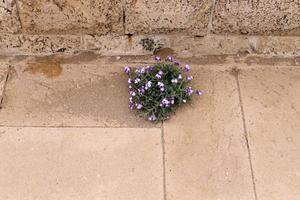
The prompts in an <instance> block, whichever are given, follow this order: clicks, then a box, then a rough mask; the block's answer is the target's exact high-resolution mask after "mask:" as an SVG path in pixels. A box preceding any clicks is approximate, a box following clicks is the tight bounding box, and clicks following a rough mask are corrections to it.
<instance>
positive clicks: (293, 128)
mask: <svg viewBox="0 0 300 200" xmlns="http://www.w3.org/2000/svg"><path fill="white" fill-rule="evenodd" d="M239 79H240V85H241V94H242V99H243V106H244V111H245V120H246V126H247V132H248V135H249V138H250V139H249V143H250V148H251V154H252V163H253V168H254V175H255V182H256V189H257V195H258V199H261V200H281V199H295V200H296V199H300V172H299V169H300V159H299V155H300V147H299V144H300V135H299V133H300V68H296V67H293V68H286V67H285V66H282V67H281V68H278V69H276V68H274V67H273V66H272V67H267V68H262V69H257V68H256V69H251V70H242V71H241V73H240V75H239Z"/></svg>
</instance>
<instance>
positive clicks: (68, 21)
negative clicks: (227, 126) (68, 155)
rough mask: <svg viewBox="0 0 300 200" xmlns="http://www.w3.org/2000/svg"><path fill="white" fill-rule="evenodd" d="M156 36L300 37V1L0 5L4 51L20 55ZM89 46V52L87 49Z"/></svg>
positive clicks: (36, 0) (84, 0) (90, 0)
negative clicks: (23, 52)
mask: <svg viewBox="0 0 300 200" xmlns="http://www.w3.org/2000/svg"><path fill="white" fill-rule="evenodd" d="M159 34H169V35H170V34H181V35H188V36H190V37H208V36H211V35H224V37H225V36H226V37H228V36H234V37H237V36H300V1H299V0H264V1H259V0H1V1H0V49H1V51H2V52H3V51H4V52H14V51H15V50H20V49H21V50H22V49H23V50H24V48H25V47H28V48H27V49H28V50H27V51H28V52H31V53H40V52H44V51H45V50H44V49H45V48H48V49H49V50H48V51H46V52H55V51H59V52H60V51H61V52H62V51H65V50H68V49H79V50H80V49H93V48H96V49H97V48H99V46H101V47H103V46H105V45H111V42H110V41H106V42H105V39H103V37H106V38H107V39H112V38H115V37H118V39H120V38H121V39H122V38H124V37H129V39H128V41H127V44H123V45H125V46H126V45H127V46H130V45H131V42H132V41H131V40H132V39H131V37H132V36H136V37H137V36H140V35H152V36H153V35H159ZM99 37H100V38H101V37H102V39H99ZM124 40H125V39H124ZM122 41H123V40H122ZM89 43H90V44H91V47H86V46H87V45H88V44H89ZM97 43H98V44H97ZM139 43H140V41H139V42H138V44H139ZM62 44H63V45H62ZM82 45H83V46H85V47H83V46H82ZM120 45H122V43H121V44H120ZM92 46H94V47H92ZM30 47H32V49H30ZM107 48H109V47H108V46H107Z"/></svg>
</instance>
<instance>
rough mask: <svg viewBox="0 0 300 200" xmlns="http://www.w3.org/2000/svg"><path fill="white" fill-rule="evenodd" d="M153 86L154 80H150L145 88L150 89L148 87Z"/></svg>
mask: <svg viewBox="0 0 300 200" xmlns="http://www.w3.org/2000/svg"><path fill="white" fill-rule="evenodd" d="M151 87H152V82H151V81H148V82H147V83H146V86H145V90H148V89H149V88H151Z"/></svg>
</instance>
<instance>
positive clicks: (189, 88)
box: [186, 87, 194, 96]
mask: <svg viewBox="0 0 300 200" xmlns="http://www.w3.org/2000/svg"><path fill="white" fill-rule="evenodd" d="M186 93H187V94H188V95H189V96H191V95H192V94H193V93H194V90H193V89H192V87H188V88H187V89H186Z"/></svg>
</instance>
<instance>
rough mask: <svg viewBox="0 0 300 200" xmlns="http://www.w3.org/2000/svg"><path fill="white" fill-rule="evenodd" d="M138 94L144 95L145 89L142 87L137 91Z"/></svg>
mask: <svg viewBox="0 0 300 200" xmlns="http://www.w3.org/2000/svg"><path fill="white" fill-rule="evenodd" d="M139 92H140V93H141V94H145V87H144V86H142V87H141V89H139Z"/></svg>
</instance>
